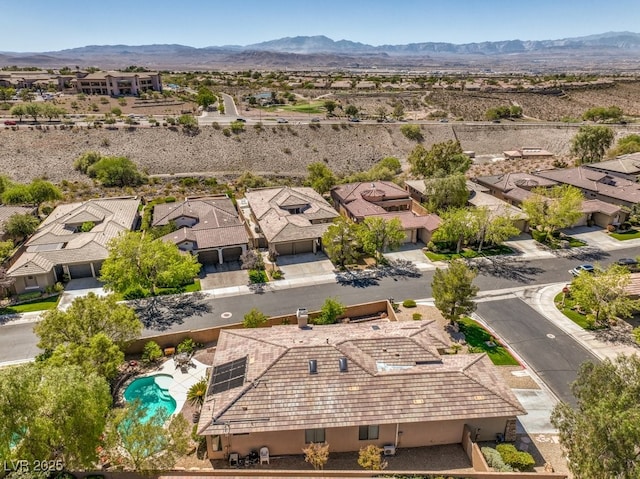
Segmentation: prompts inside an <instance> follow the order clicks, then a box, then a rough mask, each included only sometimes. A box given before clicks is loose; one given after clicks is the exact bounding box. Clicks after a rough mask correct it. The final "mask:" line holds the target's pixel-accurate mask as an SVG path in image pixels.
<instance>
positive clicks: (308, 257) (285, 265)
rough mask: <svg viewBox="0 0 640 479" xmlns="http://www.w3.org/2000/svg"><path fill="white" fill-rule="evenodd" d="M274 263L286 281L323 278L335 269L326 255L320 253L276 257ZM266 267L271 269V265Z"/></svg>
mask: <svg viewBox="0 0 640 479" xmlns="http://www.w3.org/2000/svg"><path fill="white" fill-rule="evenodd" d="M276 263H277V265H278V268H280V270H281V271H282V272H283V273H284V278H285V279H287V280H295V279H301V278H308V277H310V276H324V275H328V274H332V273H333V271H334V269H335V268H334V266H333V263H332V262H331V261H330V260H329V258H327V255H325V254H324V253H321V252H319V253H315V254H314V253H303V254H294V255H286V256H278V259H277V261H276ZM266 267H267V268H271V265H270V264H266Z"/></svg>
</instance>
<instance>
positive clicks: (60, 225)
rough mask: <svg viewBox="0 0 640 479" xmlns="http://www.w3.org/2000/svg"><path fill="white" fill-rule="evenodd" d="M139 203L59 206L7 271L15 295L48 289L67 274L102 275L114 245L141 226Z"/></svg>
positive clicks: (114, 201)
mask: <svg viewBox="0 0 640 479" xmlns="http://www.w3.org/2000/svg"><path fill="white" fill-rule="evenodd" d="M139 205H140V200H139V199H138V198H135V197H126V198H105V199H96V200H89V201H85V202H82V203H70V204H67V205H60V206H58V207H57V208H56V209H55V210H53V212H52V213H51V214H50V215H49V216H48V217H47V218H46V219H45V220H44V221H43V222H42V224H41V225H40V227H39V228H38V230H37V231H36V232H35V233H34V235H33V236H32V237H31V238H30V239H29V240H28V241H27V242H26V244H25V251H24V252H23V253H22V254H21V255H20V257H19V258H18V259H17V260H16V261H15V263H14V264H13V265H12V266H11V267H10V268H9V270H8V271H7V274H8V275H9V276H12V277H14V278H15V279H16V282H15V283H14V288H15V290H16V292H17V293H23V292H25V291H34V290H43V289H44V288H46V287H47V286H50V285H52V284H55V283H56V282H57V281H62V279H63V277H64V276H65V275H66V276H67V277H68V278H69V279H74V278H85V277H94V278H95V277H98V276H99V274H100V268H101V267H102V262H103V261H104V260H105V259H106V258H107V257H108V256H109V252H108V250H107V244H108V243H109V241H110V240H111V239H112V238H115V237H117V236H118V235H119V234H120V233H122V232H125V231H129V230H132V229H134V228H135V227H136V226H137V223H138V206H139ZM83 225H85V226H84V228H83ZM91 226H92V227H91ZM89 227H91V228H90V230H88V231H86V230H87V229H89ZM83 230H85V231H83Z"/></svg>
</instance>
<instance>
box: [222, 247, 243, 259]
mask: <svg viewBox="0 0 640 479" xmlns="http://www.w3.org/2000/svg"><path fill="white" fill-rule="evenodd" d="M241 254H242V248H241V247H240V246H238V247H236V248H225V249H223V250H222V260H223V261H225V262H226V261H238V260H239V259H240V255H241Z"/></svg>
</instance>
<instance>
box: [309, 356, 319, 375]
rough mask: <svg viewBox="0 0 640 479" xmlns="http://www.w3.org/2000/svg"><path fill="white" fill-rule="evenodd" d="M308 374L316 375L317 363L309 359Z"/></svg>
mask: <svg viewBox="0 0 640 479" xmlns="http://www.w3.org/2000/svg"><path fill="white" fill-rule="evenodd" d="M309 374H318V361H317V360H316V359H309Z"/></svg>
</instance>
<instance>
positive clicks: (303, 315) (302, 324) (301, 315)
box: [296, 308, 309, 329]
mask: <svg viewBox="0 0 640 479" xmlns="http://www.w3.org/2000/svg"><path fill="white" fill-rule="evenodd" d="M296 318H297V319H298V327H299V328H300V329H306V327H307V321H308V319H309V312H308V311H307V308H298V310H297V311H296Z"/></svg>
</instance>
